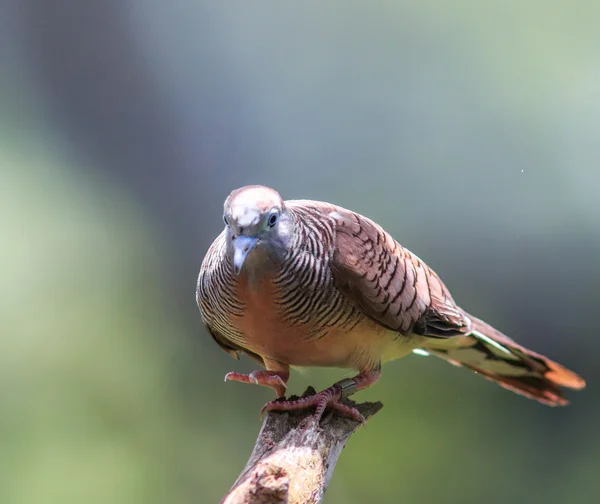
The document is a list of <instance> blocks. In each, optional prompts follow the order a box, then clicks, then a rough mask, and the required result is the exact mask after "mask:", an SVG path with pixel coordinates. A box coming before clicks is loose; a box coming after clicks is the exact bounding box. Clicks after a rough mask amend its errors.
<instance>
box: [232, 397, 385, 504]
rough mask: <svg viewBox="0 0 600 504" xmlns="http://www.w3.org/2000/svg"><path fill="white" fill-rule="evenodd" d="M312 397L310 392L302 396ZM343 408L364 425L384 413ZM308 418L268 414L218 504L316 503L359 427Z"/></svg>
mask: <svg viewBox="0 0 600 504" xmlns="http://www.w3.org/2000/svg"><path fill="white" fill-rule="evenodd" d="M314 393H315V391H314V389H313V388H312V387H309V388H308V389H307V390H306V392H304V394H303V396H305V395H310V394H314ZM291 399H297V398H296V397H292V398H291ZM344 402H345V403H346V404H348V405H350V406H355V407H356V408H358V410H359V411H360V412H361V413H362V415H363V416H364V417H365V418H366V419H369V418H370V417H372V416H373V415H374V414H375V413H377V412H378V411H379V410H380V409H381V408H382V407H383V405H382V404H381V403H380V402H376V403H362V404H358V405H356V404H354V402H352V401H350V400H349V399H345V400H344ZM312 414H313V411H312V410H302V411H294V412H275V411H272V412H269V413H267V415H265V419H264V421H263V425H262V428H261V430H260V433H259V434H258V439H257V440H256V444H255V445H254V450H253V451H252V454H251V455H250V459H249V460H248V463H247V464H246V467H245V468H244V470H243V471H242V473H241V474H240V476H239V477H238V479H237V480H236V482H235V483H234V484H233V487H232V488H231V490H230V491H229V493H228V494H227V495H226V496H225V497H224V498H223V500H222V501H221V504H279V503H281V504H284V503H285V504H318V503H319V502H321V499H322V498H323V495H324V494H325V490H326V489H327V486H328V485H329V481H330V480H331V477H332V475H333V469H334V468H335V464H336V462H337V460H338V458H339V456H340V454H341V453H342V449H343V448H344V445H345V444H346V441H348V439H349V438H350V436H351V435H352V433H353V432H354V431H355V430H356V429H357V428H358V427H359V426H360V423H358V422H355V421H354V420H351V419H349V418H346V417H342V416H340V415H339V414H337V413H335V412H334V411H333V410H327V411H326V413H325V415H324V416H323V418H322V420H321V422H320V425H316V424H315V423H314V422H313V421H312Z"/></svg>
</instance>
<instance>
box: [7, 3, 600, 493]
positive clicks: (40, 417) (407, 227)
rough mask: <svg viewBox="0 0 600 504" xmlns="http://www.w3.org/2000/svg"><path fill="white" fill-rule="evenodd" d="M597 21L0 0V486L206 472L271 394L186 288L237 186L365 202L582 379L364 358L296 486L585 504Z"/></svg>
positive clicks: (596, 418) (597, 456)
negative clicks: (370, 415)
mask: <svg viewBox="0 0 600 504" xmlns="http://www.w3.org/2000/svg"><path fill="white" fill-rule="evenodd" d="M598 26H600V3H599V2H597V1H594V0H575V1H572V2H546V1H541V0H530V1H528V2H521V1H517V0H503V1H488V2H472V1H467V0H458V1H455V2H444V1H435V0H432V1H416V0H413V1H407V2H401V1H372V2H355V1H348V0H343V1H342V0H338V1H331V2H325V3H323V2H316V1H307V2H208V1H202V0H194V1H184V0H180V1H174V2H163V1H154V0H143V1H142V0H103V1H102V2H91V1H90V2H82V1H68V0H55V1H53V2H48V1H47V0H2V1H1V2H0V63H1V66H0V229H1V236H2V243H1V247H0V258H1V264H2V267H1V270H2V289H1V291H0V292H1V296H2V302H1V303H0V467H1V470H0V502H2V503H6V504H12V503H23V504H25V503H27V504H29V503H71V502H73V503H79V502H86V503H92V504H93V503H96V502H97V503H106V502H111V503H124V504H132V503H138V502H139V503H145V504H151V503H166V502H168V503H182V504H183V503H211V502H217V501H218V500H219V499H220V498H221V497H222V495H223V494H224V493H225V492H226V490H227V489H228V488H229V486H230V485H231V484H232V483H233V481H234V479H235V478H236V476H237V474H238V473H239V471H240V470H241V469H242V467H243V465H244V464H245V461H246V459H247V456H248V454H249V452H250V450H251V448H252V446H253V444H254V441H255V437H256V434H257V432H258V429H259V427H260V422H259V421H258V417H257V415H258V410H259V408H260V407H261V406H262V404H263V402H265V401H266V400H269V399H270V398H271V393H270V391H268V390H265V389H262V388H260V387H250V386H246V385H242V384H238V383H227V384H224V383H223V376H224V375H225V373H226V372H227V371H230V370H237V371H244V372H248V371H250V370H252V369H253V363H252V362H251V361H250V360H243V361H241V362H237V361H234V360H232V359H231V358H230V357H229V356H228V355H226V354H225V353H224V352H222V351H221V350H220V349H219V348H218V347H217V346H216V345H215V344H214V343H213V342H212V341H211V339H210V338H209V336H208V334H207V332H206V331H205V330H204V328H203V327H202V323H201V320H200V315H199V313H198V311H197V308H196V305H195V300H194V290H195V281H196V275H197V272H198V269H199V267H200V263H201V260H202V257H203V255H204V253H205V251H206V250H207V248H208V246H209V244H210V242H211V241H212V239H213V238H214V237H215V236H216V235H217V234H218V233H219V231H220V229H221V227H222V221H221V212H222V201H223V199H224V198H225V197H226V195H227V194H228V193H229V191H230V190H232V189H233V188H236V187H238V186H241V185H244V184H247V183H262V184H266V185H270V186H273V187H275V188H277V189H279V190H280V192H281V193H282V195H283V196H284V197H285V198H310V199H323V200H327V201H331V202H334V203H337V204H341V205H343V206H347V207H351V208H352V209H355V210H357V211H360V212H361V213H364V214H366V215H368V216H369V217H372V218H374V219H375V220H377V221H379V222H380V223H381V224H382V225H383V226H384V227H385V228H387V229H388V230H389V231H391V232H392V233H393V234H394V236H395V237H397V238H398V240H399V241H400V242H401V243H403V244H404V245H405V246H407V247H408V248H410V249H411V250H413V251H414V252H415V253H417V254H418V255H419V256H421V257H422V258H423V259H425V260H426V261H427V262H428V263H429V264H430V265H431V266H432V267H433V268H434V269H436V270H437V271H438V272H440V273H441V276H442V278H443V279H444V280H445V281H446V283H447V284H448V285H449V286H450V287H451V289H452V292H453V294H454V297H455V298H456V299H457V301H458V302H459V303H460V304H462V305H463V306H464V307H465V308H467V309H468V310H469V311H472V312H474V313H476V314H478V315H479V316H480V317H482V318H485V319H487V320H488V321H489V322H491V323H493V324H494V325H496V326H497V327H498V328H500V329H502V330H503V331H505V332H506V333H507V334H509V335H511V336H513V337H515V338H516V339H518V340H519V341H520V342H522V343H523V344H525V345H528V346H530V347H533V348H534V349H536V350H538V351H540V352H542V353H545V354H547V355H549V356H551V357H553V358H555V359H557V360H559V361H561V362H563V363H564V364H566V365H568V366H569V367H571V368H573V369H575V370H577V371H578V372H580V373H581V374H582V375H583V376H584V377H585V378H586V379H587V380H588V384H589V385H588V388H587V389H586V390H585V391H584V392H582V393H573V394H571V398H572V399H573V403H572V405H571V406H569V407H567V408H561V409H551V408H548V407H545V406H542V405H539V404H537V403H535V402H532V401H528V400H526V399H524V398H521V397H518V396H516V395H513V394H511V393H509V392H507V391H504V390H502V389H500V388H499V387H496V386H494V385H493V384H491V383H489V382H487V381H485V380H482V379H480V378H478V377H476V376H474V375H471V374H470V373H468V372H466V371H464V370H460V369H456V368H453V367H451V366H448V365H447V364H445V363H444V362H442V361H438V360H435V359H433V358H423V357H417V356H411V357H408V358H406V359H404V360H402V361H398V362H394V363H391V364H389V365H387V366H386V367H385V369H384V374H383V378H382V380H381V381H380V382H379V383H378V385H377V386H376V387H374V388H373V389H371V390H368V391H366V392H363V393H361V394H360V396H359V398H360V399H364V400H381V401H383V402H384V404H385V408H384V410H383V411H382V412H381V413H380V414H379V415H378V416H377V417H376V418H374V419H373V420H372V421H371V422H370V423H369V426H368V428H367V429H366V430H362V431H360V432H359V433H358V434H356V435H355V436H353V438H352V439H351V440H350V442H349V444H348V446H347V449H346V450H345V452H344V454H343V456H342V458H341V460H340V461H339V464H338V467H337V469H336V472H335V475H334V478H333V481H332V483H331V486H330V489H329V491H328V494H327V496H326V499H325V502H326V503H328V504H335V503H350V504H351V503H362V502H367V501H368V502H403V503H430V502H437V503H448V504H451V503H457V504H459V503H460V504H468V503H480V502H486V503H487V504H495V503H506V502H512V503H521V502H545V503H548V504H550V503H575V504H579V503H581V504H587V503H592V502H598V499H600V478H599V477H598V474H599V470H600V437H599V436H598V426H599V425H600V403H599V399H600V393H599V392H598V388H597V386H596V384H597V383H598V379H599V378H600V367H599V366H598V363H597V356H598V353H599V352H600V337H599V335H598V331H597V327H598V312H599V303H600V291H599V282H600V259H599V257H600V169H599V163H600V58H599V49H600V30H599V29H598ZM346 375H348V373H347V372H346V371H338V370H315V371H311V372H309V373H306V374H295V375H293V377H292V380H291V390H290V391H291V392H293V393H298V392H301V391H302V390H303V389H304V387H306V386H307V385H308V384H313V385H315V386H316V387H317V388H322V387H325V386H328V385H329V384H330V383H331V382H332V381H334V380H337V379H339V378H341V377H342V376H346Z"/></svg>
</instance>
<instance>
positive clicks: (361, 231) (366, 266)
mask: <svg viewBox="0 0 600 504" xmlns="http://www.w3.org/2000/svg"><path fill="white" fill-rule="evenodd" d="M332 217H333V218H334V219H335V221H336V224H337V227H336V241H335V253H334V258H333V262H332V271H333V275H334V280H335V282H336V285H337V287H338V289H340V290H341V291H342V292H343V293H344V294H345V295H346V296H347V297H348V298H349V299H351V300H352V301H353V302H354V303H355V304H356V305H357V306H358V307H359V308H360V309H361V310H362V311H363V312H364V313H365V314H367V315H368V316H369V317H371V318H373V319H374V320H376V321H377V322H379V323H380V324H382V325H384V326H386V327H388V328H390V329H392V330H394V331H398V332H400V333H403V334H407V333H411V332H414V333H418V334H423V335H427V336H431V337H443V338H446V337H450V336H455V335H459V334H464V333H465V332H468V327H469V321H468V319H467V318H466V317H465V316H464V314H463V312H462V310H461V309H460V308H458V307H457V306H456V304H455V303H454V300H453V299H452V296H450V293H449V292H448V290H447V289H446V287H445V286H444V284H443V283H442V282H441V280H440V279H439V277H438V276H437V275H436V274H435V273H433V271H431V269H430V268H429V267H428V266H427V265H426V264H425V263H423V262H422V261H421V260H420V259H419V258H418V257H417V256H415V255H414V254H412V253H411V252H409V251H408V250H406V249H405V248H403V247H402V246H401V245H400V244H399V243H398V242H396V241H395V240H394V239H393V238H392V237H391V236H390V234H389V233H387V232H385V231H384V230H383V229H382V228H381V227H380V226H378V225H377V224H375V223H374V222H373V221H371V220H369V219H367V218H365V217H362V216H360V215H358V214H355V213H353V212H350V211H347V210H346V211H345V210H338V211H335V212H333V213H332Z"/></svg>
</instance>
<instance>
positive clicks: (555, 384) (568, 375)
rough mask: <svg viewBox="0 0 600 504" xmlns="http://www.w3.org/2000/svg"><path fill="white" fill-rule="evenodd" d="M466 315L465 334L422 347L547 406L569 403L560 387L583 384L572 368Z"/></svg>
mask: <svg viewBox="0 0 600 504" xmlns="http://www.w3.org/2000/svg"><path fill="white" fill-rule="evenodd" d="M468 316H469V317H470V318H471V321H472V323H473V330H472V331H471V332H470V333H469V334H468V335H465V336H456V337H453V338H448V339H444V340H442V339H430V340H429V342H428V344H427V346H426V348H425V349H424V350H425V351H426V352H427V353H429V354H431V355H436V356H437V357H440V358H442V359H444V360H446V361H448V362H450V363H451V364H454V365H455V366H462V367H465V368H467V369H470V370H471V371H474V372H475V373H477V374H480V375H481V376H483V377H485V378H487V379H489V380H492V381H495V382H496V383H498V385H500V386H502V387H504V388H506V389H509V390H512V391H513V392H516V393H517V394H521V395H524V396H526V397H529V398H530V399H535V400H537V401H539V402H541V403H544V404H547V405H549V406H564V405H566V404H568V401H567V399H566V398H565V397H564V395H563V393H562V391H561V389H560V387H567V388H571V389H576V390H579V389H582V388H584V387H585V381H584V380H583V379H582V378H581V377H579V376H578V375H577V374H576V373H574V372H573V371H570V370H568V369H567V368H565V367H564V366H561V365H560V364H558V363H556V362H554V361H551V360H550V359H548V358H547V357H544V356H543V355H540V354H538V353H535V352H533V351H531V350H528V349H527V348H525V347H522V346H521V345H519V344H518V343H516V342H515V341H513V340H512V339H510V338H509V337H508V336H505V335H504V334H502V333H501V332H500V331H497V330H496V329H494V328H493V327H492V326H490V325H488V324H486V323H485V322H484V321H482V320H479V319H477V318H475V317H472V316H470V315H468Z"/></svg>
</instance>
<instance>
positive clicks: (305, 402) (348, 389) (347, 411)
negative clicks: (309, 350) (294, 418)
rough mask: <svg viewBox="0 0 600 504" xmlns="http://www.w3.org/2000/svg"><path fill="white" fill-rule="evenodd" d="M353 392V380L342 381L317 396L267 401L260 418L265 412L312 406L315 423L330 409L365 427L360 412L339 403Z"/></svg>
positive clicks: (293, 409) (364, 421)
mask: <svg viewBox="0 0 600 504" xmlns="http://www.w3.org/2000/svg"><path fill="white" fill-rule="evenodd" d="M355 391H356V383H355V381H354V379H347V380H342V381H340V382H338V383H335V384H334V385H332V386H331V387H329V388H326V389H325V390H323V391H321V392H319V393H317V394H314V395H311V396H307V397H301V398H300V399H296V400H295V401H282V400H276V401H269V402H268V403H267V404H265V405H264V406H263V408H262V409H261V410H260V416H262V415H263V414H264V413H265V412H266V411H296V410H301V409H305V408H310V407H313V406H314V407H316V409H315V413H314V415H313V421H315V422H316V423H319V421H320V420H321V417H322V416H323V413H324V412H325V409H326V408H331V409H335V410H337V411H339V412H340V413H341V414H342V415H344V416H347V417H349V418H352V419H353V420H356V421H357V422H361V423H362V424H363V425H365V424H366V420H365V417H363V416H362V415H361V413H360V411H358V410H357V409H356V408H353V407H351V406H347V405H345V404H343V403H341V402H340V401H341V400H342V398H344V397H347V396H349V395H350V394H352V393H354V392H355Z"/></svg>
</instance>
